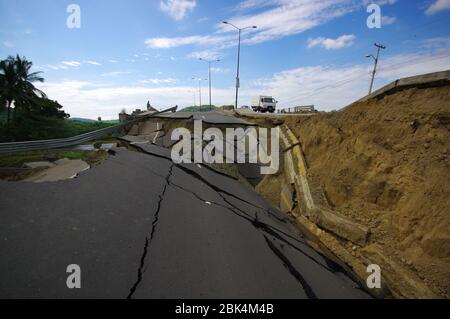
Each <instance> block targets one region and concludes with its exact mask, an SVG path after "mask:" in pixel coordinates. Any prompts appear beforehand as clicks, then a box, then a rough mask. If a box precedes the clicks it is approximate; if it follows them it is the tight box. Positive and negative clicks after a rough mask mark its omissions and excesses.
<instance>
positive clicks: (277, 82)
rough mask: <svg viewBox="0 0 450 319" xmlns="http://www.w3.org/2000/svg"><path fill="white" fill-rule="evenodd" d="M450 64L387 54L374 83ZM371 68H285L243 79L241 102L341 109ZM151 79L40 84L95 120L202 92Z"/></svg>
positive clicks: (221, 97) (217, 100) (440, 57)
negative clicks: (259, 99)
mask: <svg viewBox="0 0 450 319" xmlns="http://www.w3.org/2000/svg"><path fill="white" fill-rule="evenodd" d="M430 41H431V39H430ZM448 65H450V54H449V53H448V51H445V52H441V53H439V52H437V53H424V52H422V53H416V54H399V55H396V56H390V57H384V56H382V58H381V61H380V68H379V72H378V74H377V78H376V81H375V88H379V87H381V86H382V85H384V84H387V83H389V82H391V81H393V80H396V79H398V78H401V77H405V76H412V75H417V74H424V73H429V72H436V71H442V70H446V69H448ZM371 68H372V65H371V62H370V61H369V60H368V61H367V63H366V64H357V65H353V66H336V65H317V66H309V67H302V68H295V69H290V70H285V71H282V72H279V73H276V74H274V75H273V76H270V77H268V78H265V79H257V80H256V81H252V82H250V81H248V82H244V83H242V89H241V91H240V104H241V105H245V104H248V103H250V101H251V99H252V98H253V97H254V96H257V95H266V94H267V95H273V96H274V97H276V98H277V100H279V101H280V107H292V106H295V105H307V104H315V105H316V106H317V107H318V108H319V109H321V110H332V109H339V108H342V107H345V106H347V105H348V104H350V103H352V102H353V101H355V100H357V99H359V98H361V97H363V96H365V95H366V94H367V90H368V87H369V81H370V71H371ZM164 80H165V82H166V84H167V85H166V86H164V85H163V84H164V83H165V82H164ZM147 81H148V83H147V84H162V85H163V86H162V87H159V86H158V87H153V86H148V85H137V86H110V85H108V86H100V85H99V84H94V83H87V82H82V81H60V82H46V83H39V84H38V87H39V88H40V89H42V90H43V91H44V92H45V93H47V94H48V96H49V97H50V98H51V99H55V100H57V101H58V102H60V103H61V104H62V105H63V106H64V109H65V110H66V111H67V112H68V113H70V114H71V115H72V116H74V117H88V118H93V119H95V118H97V117H98V116H101V117H102V118H104V119H113V118H117V114H118V113H119V112H120V110H121V109H122V108H126V109H127V110H128V111H129V112H130V111H132V110H133V109H135V108H137V107H139V106H141V108H144V106H145V103H146V102H147V100H149V99H150V100H151V103H152V105H156V106H157V107H158V108H160V109H162V108H166V107H171V106H174V105H179V106H180V107H184V106H189V105H192V103H193V92H198V87H197V85H196V84H192V85H191V86H176V85H174V83H168V82H170V78H165V79H164V78H161V79H149V80H147ZM234 90H235V89H234V88H233V87H226V88H216V87H213V103H214V104H216V105H224V104H233V100H234V92H235V91H234ZM204 94H205V96H204V98H206V93H204Z"/></svg>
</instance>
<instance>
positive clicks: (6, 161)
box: [0, 151, 47, 167]
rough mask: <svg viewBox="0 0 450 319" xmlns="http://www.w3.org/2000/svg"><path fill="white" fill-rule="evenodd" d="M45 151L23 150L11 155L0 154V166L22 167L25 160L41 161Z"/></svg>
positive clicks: (45, 153)
mask: <svg viewBox="0 0 450 319" xmlns="http://www.w3.org/2000/svg"><path fill="white" fill-rule="evenodd" d="M46 155H47V151H34V152H23V153H17V154H11V155H0V167H22V165H23V163H25V162H39V161H43V160H44V158H45V156H46Z"/></svg>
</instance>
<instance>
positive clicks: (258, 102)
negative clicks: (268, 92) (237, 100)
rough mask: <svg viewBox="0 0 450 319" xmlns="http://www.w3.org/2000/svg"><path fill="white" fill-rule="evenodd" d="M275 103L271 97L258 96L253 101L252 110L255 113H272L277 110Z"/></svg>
mask: <svg viewBox="0 0 450 319" xmlns="http://www.w3.org/2000/svg"><path fill="white" fill-rule="evenodd" d="M277 103H278V101H276V100H275V99H274V98H273V97H272V96H265V95H260V96H258V97H257V98H256V99H254V100H253V102H252V109H253V111H255V112H262V113H266V112H270V113H273V112H275V109H276V108H277Z"/></svg>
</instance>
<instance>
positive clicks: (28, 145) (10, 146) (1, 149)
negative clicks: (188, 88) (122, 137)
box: [0, 106, 178, 154]
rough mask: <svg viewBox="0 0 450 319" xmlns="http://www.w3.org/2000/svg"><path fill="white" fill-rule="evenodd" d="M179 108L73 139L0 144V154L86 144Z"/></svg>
mask: <svg viewBox="0 0 450 319" xmlns="http://www.w3.org/2000/svg"><path fill="white" fill-rule="evenodd" d="M177 108H178V106H175V107H172V108H170V109H167V110H164V111H161V112H156V113H153V114H149V115H146V116H142V117H139V118H136V119H133V120H130V121H126V122H123V123H121V124H118V125H115V126H111V127H107V128H103V129H100V130H97V131H92V132H88V133H84V134H80V135H77V136H73V137H68V138H61V139H53V140H40V141H27V142H12V143H0V154H8V153H16V152H25V151H36V150H44V149H57V148H66V147H72V146H76V145H79V144H82V143H86V142H89V141H92V140H95V139H98V138H100V137H102V136H105V135H108V134H111V133H113V132H117V131H118V130H120V129H122V128H124V127H125V126H127V125H132V124H135V123H138V122H141V121H144V120H147V119H149V118H152V117H154V116H157V115H159V114H162V113H167V112H175V111H176V110H177Z"/></svg>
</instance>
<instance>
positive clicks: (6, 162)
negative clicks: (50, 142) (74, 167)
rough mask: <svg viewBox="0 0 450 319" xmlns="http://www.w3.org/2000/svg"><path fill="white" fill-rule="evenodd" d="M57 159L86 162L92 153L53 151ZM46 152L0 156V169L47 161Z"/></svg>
mask: <svg viewBox="0 0 450 319" xmlns="http://www.w3.org/2000/svg"><path fill="white" fill-rule="evenodd" d="M53 152H54V153H55V154H56V157H57V158H58V159H61V158H68V159H70V160H76V159H81V160H83V161H87V160H89V159H90V158H91V157H92V155H91V154H92V153H93V152H87V151H74V150H55V151H53ZM48 153H49V152H48V151H32V152H23V153H16V154H8V155H0V167H18V168H19V167H22V166H23V164H24V163H27V162H41V161H47V159H46V157H47V155H48Z"/></svg>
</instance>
